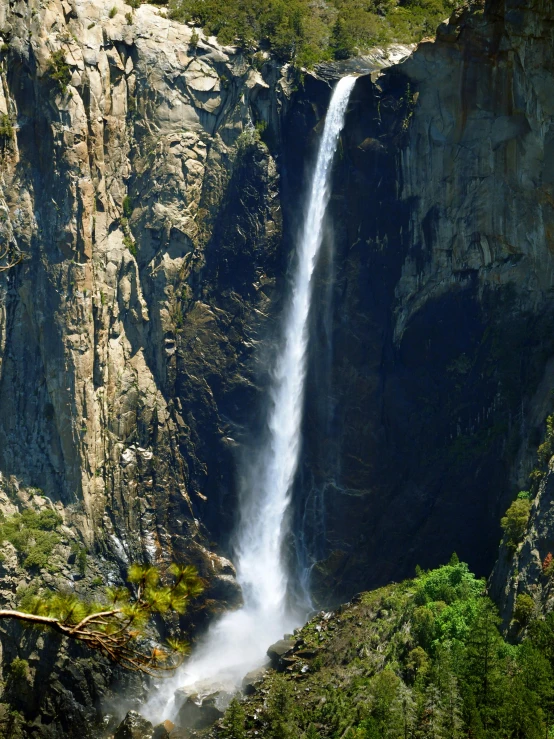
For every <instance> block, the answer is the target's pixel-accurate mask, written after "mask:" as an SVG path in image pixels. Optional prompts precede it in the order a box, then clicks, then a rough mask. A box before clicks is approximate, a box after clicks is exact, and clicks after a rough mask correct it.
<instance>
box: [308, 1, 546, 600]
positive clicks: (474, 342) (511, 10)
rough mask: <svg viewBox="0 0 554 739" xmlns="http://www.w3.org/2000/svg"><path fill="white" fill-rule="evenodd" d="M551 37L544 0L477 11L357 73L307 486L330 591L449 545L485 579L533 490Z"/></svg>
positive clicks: (318, 328) (319, 596)
mask: <svg viewBox="0 0 554 739" xmlns="http://www.w3.org/2000/svg"><path fill="white" fill-rule="evenodd" d="M552 32H553V31H552V21H551V12H550V10H548V9H547V8H546V6H545V5H541V4H540V3H518V4H517V8H516V7H515V5H513V4H511V5H510V4H507V5H506V8H504V6H503V5H502V4H497V5H496V6H494V7H491V8H487V9H486V11H485V12H483V10H482V9H481V10H479V9H477V10H474V12H472V13H471V14H470V13H467V12H466V13H463V14H460V16H459V17H454V18H452V19H451V21H450V23H449V24H444V25H443V26H441V28H440V29H439V35H438V38H437V41H436V42H435V43H422V44H420V46H419V47H418V50H417V51H416V52H415V53H414V54H413V56H412V57H411V58H410V59H409V60H408V61H406V62H405V63H404V64H401V65H399V66H397V67H394V68H392V69H391V70H388V71H387V72H385V74H384V75H383V76H382V77H381V78H380V79H379V80H378V81H377V83H376V85H373V84H371V81H370V80H369V78H363V79H361V80H360V81H359V83H358V85H357V87H356V93H355V95H354V96H353V98H352V104H351V110H350V114H349V118H348V121H347V126H346V130H345V134H344V137H343V146H342V150H341V160H340V163H339V164H338V166H337V170H336V180H335V188H334V200H333V206H332V213H331V214H330V218H329V222H330V224H332V225H331V226H330V231H332V236H330V242H331V243H333V244H334V250H335V259H334V267H333V269H334V273H333V272H331V271H330V269H329V268H328V267H327V266H325V265H323V266H322V269H321V277H320V285H319V288H318V289H319V290H320V294H322V295H330V296H331V300H332V304H331V305H329V303H328V302H324V301H322V304H321V305H320V306H318V310H317V311H316V315H314V342H313V354H312V365H311V366H312V369H311V383H310V385H311V387H312V389H313V392H312V393H311V395H310V397H309V398H308V413H307V416H306V423H305V464H304V466H303V469H302V479H301V481H299V484H298V498H302V500H303V506H300V505H299V506H298V508H297V516H298V521H297V526H298V528H302V527H303V528H304V540H305V543H306V546H307V549H308V556H307V558H306V556H305V554H304V563H305V564H306V563H307V564H313V565H314V567H313V570H312V574H311V583H312V588H313V589H314V591H315V596H316V600H317V602H319V603H324V602H325V601H326V600H327V599H328V598H329V594H330V593H332V594H333V595H332V596H331V597H332V600H335V601H340V600H343V599H344V598H345V597H346V596H348V595H350V594H351V593H352V592H354V591H355V590H356V589H358V590H359V589H361V588H366V587H372V586H375V585H379V584H382V583H385V582H387V581H389V580H390V579H396V578H399V577H403V576H409V575H410V574H412V572H413V568H414V566H415V564H416V563H419V564H421V565H422V566H432V565H433V564H435V563H437V562H440V561H446V560H447V559H448V557H449V555H450V554H451V552H452V551H454V550H455V551H457V552H458V553H459V554H460V556H461V557H462V558H463V559H465V560H466V561H468V562H469V563H470V566H471V567H472V568H473V569H474V570H475V571H477V572H478V573H479V574H487V573H488V572H489V571H490V568H491V567H492V565H493V563H494V560H495V558H496V551H497V543H498V540H499V534H500V531H499V520H500V516H501V515H502V514H503V512H504V510H505V509H506V507H507V505H508V502H509V500H510V499H511V497H512V495H513V493H514V490H515V489H516V488H517V489H521V488H522V487H525V486H526V484H525V483H526V475H527V473H528V472H529V470H530V465H531V464H532V454H533V453H532V450H531V447H530V446H529V438H530V436H531V438H532V437H533V435H534V434H536V430H537V427H538V426H539V425H540V423H541V422H542V421H543V419H544V417H545V415H546V413H547V412H548V410H549V406H548V401H547V400H546V398H545V392H544V386H545V385H548V382H549V379H548V377H547V376H546V375H547V374H548V372H547V371H546V370H545V367H546V360H547V358H548V357H549V356H551V355H552V351H553V345H552V336H553V330H552V329H553V328H554V326H553V323H552V298H551V288H552V265H553V261H552V260H553V252H552V248H551V247H552V244H551V234H552V225H553V217H554V212H553V209H552V204H553V200H552V194H553V190H552V182H551V179H552V178H551V176H550V174H549V170H550V166H549V156H550V155H549V151H550V136H551V129H552V126H553V124H554V119H553V113H554V110H553V108H552V97H551V94H550V92H549V91H551V90H552V89H553V88H552V83H553V79H552V75H551V72H550V71H549V67H548V59H550V56H551V49H552ZM329 367H330V368H331V377H330V378H329V377H327V379H325V381H324V380H323V377H324V375H325V372H326V371H327V368H329ZM545 372H546V374H545ZM325 383H326V384H325ZM531 446H532V445H531ZM306 559H307V562H306ZM314 562H315V564H314Z"/></svg>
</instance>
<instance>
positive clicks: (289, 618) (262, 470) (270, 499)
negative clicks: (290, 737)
mask: <svg viewBox="0 0 554 739" xmlns="http://www.w3.org/2000/svg"><path fill="white" fill-rule="evenodd" d="M355 82H356V78H355V77H344V78H343V79H341V80H339V82H338V84H337V86H336V87H335V90H334V92H333V95H332V97H331V102H330V105H329V110H328V112H327V116H326V119H325V126H324V130H323V135H322V138H321V142H320V145H319V152H318V156H317V162H316V166H315V170H314V174H313V178H312V182H311V186H310V192H309V197H308V201H307V210H306V217H305V221H304V226H303V230H302V234H301V238H300V241H299V244H298V250H297V257H296V264H295V269H294V274H293V278H292V284H291V291H290V298H289V302H288V305H287V308H286V310H285V314H284V318H283V335H282V344H281V350H280V354H279V355H278V357H277V361H276V366H275V368H274V371H273V373H272V383H271V388H270V410H269V417H268V427H269V428H268V432H269V433H268V435H267V438H266V440H265V441H264V442H263V443H262V444H261V447H260V448H259V449H257V450H256V451H255V453H253V454H252V455H251V458H250V459H249V460H248V464H247V465H246V469H244V470H243V475H242V480H241V498H240V506H241V510H240V523H239V528H238V532H237V539H236V540H237V546H236V558H235V559H236V564H237V576H238V581H239V582H240V584H241V586H242V589H243V593H244V606H243V608H241V609H240V610H239V611H234V612H231V613H228V614H226V615H224V616H223V617H222V618H221V619H220V620H218V621H217V622H216V623H215V624H213V626H212V627H211V628H210V629H209V631H208V633H207V635H206V638H205V639H204V640H203V642H202V643H201V644H200V645H199V646H198V648H197V649H196V650H195V652H194V654H193V655H192V657H191V659H190V660H189V661H188V662H187V663H186V665H185V666H184V667H183V668H182V670H181V672H180V673H179V674H178V675H177V676H176V677H175V678H174V679H173V680H172V681H170V683H172V684H171V685H168V683H167V682H164V686H163V690H164V694H165V696H167V695H168V692H171V693H172V692H173V690H174V689H175V688H176V687H184V688H187V687H192V686H194V691H195V692H198V693H199V694H200V695H201V694H202V692H206V693H207V692H213V690H214V688H215V686H221V687H229V686H231V687H234V686H236V685H237V684H240V680H241V679H242V677H243V676H244V675H245V674H246V673H247V672H248V671H249V670H250V669H252V668H253V667H257V666H259V665H261V664H262V663H263V660H264V657H265V651H266V649H267V647H268V646H269V645H270V644H271V643H272V642H273V641H275V640H276V639H279V638H281V637H282V636H283V634H284V633H285V632H286V631H287V630H290V629H291V628H292V627H293V626H294V625H296V623H297V621H296V620H295V617H294V615H293V613H292V611H291V610H290V609H289V608H288V606H287V578H288V574H287V568H286V565H285V563H284V561H283V557H282V545H283V538H284V536H285V534H286V525H287V523H286V520H287V519H286V513H287V509H288V507H289V503H290V497H291V491H292V485H293V481H294V476H295V473H296V469H297V467H298V457H299V450H300V431H301V423H302V410H303V401H304V385H305V378H306V356H307V346H308V338H309V337H308V316H309V311H310V303H311V297H312V275H313V272H314V268H315V265H316V261H317V256H318V253H319V249H320V247H321V242H322V237H323V224H324V217H325V210H326V207H327V203H328V201H329V187H330V179H331V177H330V175H331V167H332V163H333V157H334V154H335V150H336V147H337V142H338V138H339V135H340V132H341V130H342V127H343V125H344V116H345V112H346V107H347V105H348V99H349V97H350V93H351V91H352V88H353V86H354V83H355ZM172 688H173V690H172ZM191 692H192V691H191ZM172 702H173V699H172V698H170V700H169V703H168V702H166V701H165V700H161V701H160V699H159V698H158V699H157V698H156V697H153V698H152V699H151V700H150V701H149V703H148V704H147V706H146V707H145V714H146V715H148V716H150V717H152V718H153V719H154V720H162V719H163V718H167V717H168V715H170V714H171V712H172V710H174V708H173V706H172V705H171V704H172ZM162 704H163V705H162Z"/></svg>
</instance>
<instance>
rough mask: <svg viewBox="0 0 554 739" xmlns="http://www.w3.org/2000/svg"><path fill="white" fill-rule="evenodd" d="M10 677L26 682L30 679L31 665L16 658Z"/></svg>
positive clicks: (24, 660) (11, 666)
mask: <svg viewBox="0 0 554 739" xmlns="http://www.w3.org/2000/svg"><path fill="white" fill-rule="evenodd" d="M10 675H11V676H12V677H13V678H14V679H15V680H26V679H27V678H28V677H29V663H28V662H27V660H26V659H20V658H19V657H16V658H15V659H14V660H13V661H12V663H11V665H10Z"/></svg>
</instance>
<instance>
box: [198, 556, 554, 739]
mask: <svg viewBox="0 0 554 739" xmlns="http://www.w3.org/2000/svg"><path fill="white" fill-rule="evenodd" d="M516 613H517V618H518V619H519V622H520V623H523V622H525V623H527V624H529V625H528V634H529V635H528V636H527V637H526V638H525V639H524V640H523V641H522V642H521V643H519V644H510V643H508V642H507V641H506V640H505V639H504V638H503V636H502V635H501V633H500V630H499V624H500V619H499V616H498V613H497V610H496V608H495V606H494V604H493V603H492V602H491V601H490V600H489V598H488V597H487V596H486V594H485V582H484V581H483V580H479V579H477V578H476V577H475V576H474V575H473V574H472V573H471V572H470V571H469V569H468V567H467V565H466V564H464V563H462V562H459V561H458V558H457V557H456V556H455V555H454V556H453V557H452V559H451V561H450V562H449V563H448V564H447V565H445V566H443V567H440V568H438V569H436V570H432V571H429V572H423V571H421V570H418V572H417V576H416V578H415V579H414V580H411V581H406V582H404V583H400V584H397V585H390V586H387V587H385V588H382V589H380V590H377V591H373V592H370V593H364V594H362V595H361V596H358V597H357V598H355V599H354V601H352V602H351V603H350V604H347V605H346V606H343V607H342V608H340V609H339V610H338V611H336V612H335V613H333V614H318V615H317V616H316V617H314V618H313V619H312V620H311V621H310V622H309V623H308V624H306V626H305V627H304V628H303V629H301V630H300V631H299V633H298V634H297V641H296V645H295V647H294V648H293V650H292V651H291V652H289V653H287V654H286V655H284V657H283V664H282V669H283V672H282V673H281V674H278V673H276V672H275V671H273V670H271V671H270V672H269V673H268V675H267V677H266V678H265V680H264V682H263V684H262V686H261V687H260V689H259V690H258V692H257V693H256V694H255V695H254V696H252V697H249V698H247V699H246V700H245V701H244V702H243V704H242V710H240V708H239V707H238V706H237V705H236V703H235V704H233V707H232V709H231V711H230V712H229V713H228V714H227V715H226V717H225V718H224V719H223V721H222V722H221V725H220V727H219V728H216V729H215V730H213V731H212V736H214V737H215V736H216V737H225V739H242V738H243V737H245V736H246V737H255V736H258V737H260V736H263V737H264V739H384V738H385V737H386V738H387V739H406V738H407V737H410V738H412V739H413V738H415V737H417V738H418V739H419V738H420V737H421V738H422V739H425V738H427V737H429V738H431V737H433V738H434V739H443V738H444V739H458V738H459V739H461V738H462V737H464V738H465V737H473V738H474V739H506V738H507V737H514V738H515V737H525V739H542V738H543V737H545V736H551V734H550V733H549V731H550V730H552V731H554V670H553V666H554V615H552V614H551V615H549V616H548V617H547V618H546V619H545V620H539V619H537V617H536V615H535V609H534V607H533V601H532V598H531V597H530V596H528V595H523V596H521V597H519V598H518V604H517V608H516Z"/></svg>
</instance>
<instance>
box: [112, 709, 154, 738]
mask: <svg viewBox="0 0 554 739" xmlns="http://www.w3.org/2000/svg"><path fill="white" fill-rule="evenodd" d="M153 736H154V727H153V726H152V724H151V723H150V721H147V720H146V719H145V718H144V716H141V715H140V713H137V712H136V711H129V713H128V714H127V715H126V716H125V718H124V719H123V721H122V722H121V723H120V724H119V726H118V727H117V729H116V730H115V734H114V739H153Z"/></svg>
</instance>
